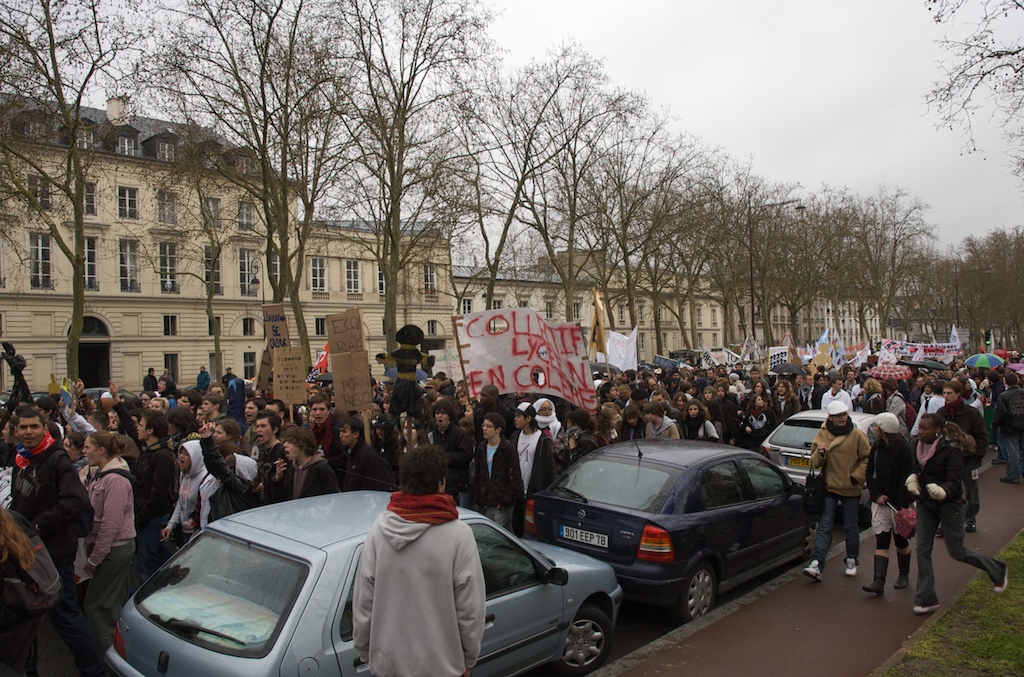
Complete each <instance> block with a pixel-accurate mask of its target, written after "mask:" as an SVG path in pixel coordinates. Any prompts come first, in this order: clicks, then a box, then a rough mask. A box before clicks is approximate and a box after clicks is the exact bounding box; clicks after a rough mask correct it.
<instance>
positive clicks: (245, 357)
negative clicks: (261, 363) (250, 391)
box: [242, 352, 256, 378]
mask: <svg viewBox="0 0 1024 677" xmlns="http://www.w3.org/2000/svg"><path fill="white" fill-rule="evenodd" d="M242 378H256V353H254V352H251V353H242Z"/></svg>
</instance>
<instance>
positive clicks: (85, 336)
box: [78, 315, 110, 388]
mask: <svg viewBox="0 0 1024 677" xmlns="http://www.w3.org/2000/svg"><path fill="white" fill-rule="evenodd" d="M78 377H79V378H80V379H82V381H83V382H84V383H85V387H86V388H95V387H102V386H105V385H107V383H108V382H109V381H110V331H109V330H108V329H107V325H106V324H105V323H104V322H103V320H101V319H99V318H98V317H93V316H92V315H86V316H85V317H83V318H82V338H81V340H80V341H79V343H78Z"/></svg>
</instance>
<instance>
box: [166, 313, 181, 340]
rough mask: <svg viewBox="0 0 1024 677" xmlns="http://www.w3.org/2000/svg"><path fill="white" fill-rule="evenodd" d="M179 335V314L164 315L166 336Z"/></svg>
mask: <svg viewBox="0 0 1024 677" xmlns="http://www.w3.org/2000/svg"><path fill="white" fill-rule="evenodd" d="M177 335H178V316H177V315H164V336H177Z"/></svg>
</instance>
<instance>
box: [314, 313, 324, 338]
mask: <svg viewBox="0 0 1024 677" xmlns="http://www.w3.org/2000/svg"><path fill="white" fill-rule="evenodd" d="M313 334H315V335H316V336H327V318H326V317H318V318H316V319H314V320H313Z"/></svg>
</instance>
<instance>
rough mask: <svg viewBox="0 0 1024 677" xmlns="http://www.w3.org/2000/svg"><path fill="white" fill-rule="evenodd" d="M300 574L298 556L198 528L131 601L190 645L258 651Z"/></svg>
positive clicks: (277, 625)
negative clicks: (255, 545)
mask: <svg viewBox="0 0 1024 677" xmlns="http://www.w3.org/2000/svg"><path fill="white" fill-rule="evenodd" d="M307 574H308V568H307V567H306V565H304V564H302V563H301V562H297V561H294V560H290V559H287V558H284V557H281V556H279V555H275V554H273V553H270V552H267V551H265V550H260V549H257V548H254V547H251V546H247V545H246V544H244V543H240V542H237V541H234V540H231V539H228V538H224V537H222V536H218V535H216V534H213V533H210V532H206V531H204V533H202V534H201V535H200V536H199V537H197V538H196V539H195V540H194V541H192V542H191V543H190V544H189V545H188V546H187V547H186V548H185V550H183V551H182V552H181V553H180V554H179V556H178V557H177V558H176V559H175V560H174V561H173V563H170V564H169V565H168V566H165V567H163V568H162V569H160V570H159V571H158V572H157V573H156V574H154V575H153V576H152V577H151V578H150V579H149V580H148V581H147V582H146V584H145V585H144V586H142V589H141V590H139V593H138V595H136V597H135V604H136V606H137V608H138V610H139V612H140V613H141V614H142V615H143V616H145V617H146V618H148V619H149V620H151V621H152V622H154V623H156V624H157V625H159V626H161V627H163V628H164V629H166V630H167V631H169V632H172V633H174V634H176V635H178V636H180V637H182V638H183V639H185V640H186V641H189V642H192V643H193V644H197V645H199V646H203V647H206V648H209V649H212V650H214V651H217V652H220V653H225V654H230V655H233V656H245V657H262V656H265V655H267V653H269V652H270V649H271V647H272V646H273V645H274V640H275V639H276V638H277V635H278V633H279V632H280V630H281V625H282V624H283V622H284V620H285V619H286V618H287V617H288V612H289V611H290V610H291V607H292V604H293V603H294V602H295V597H296V595H297V594H298V592H299V589H300V588H301V587H302V584H303V582H304V581H305V580H306V575H307Z"/></svg>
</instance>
